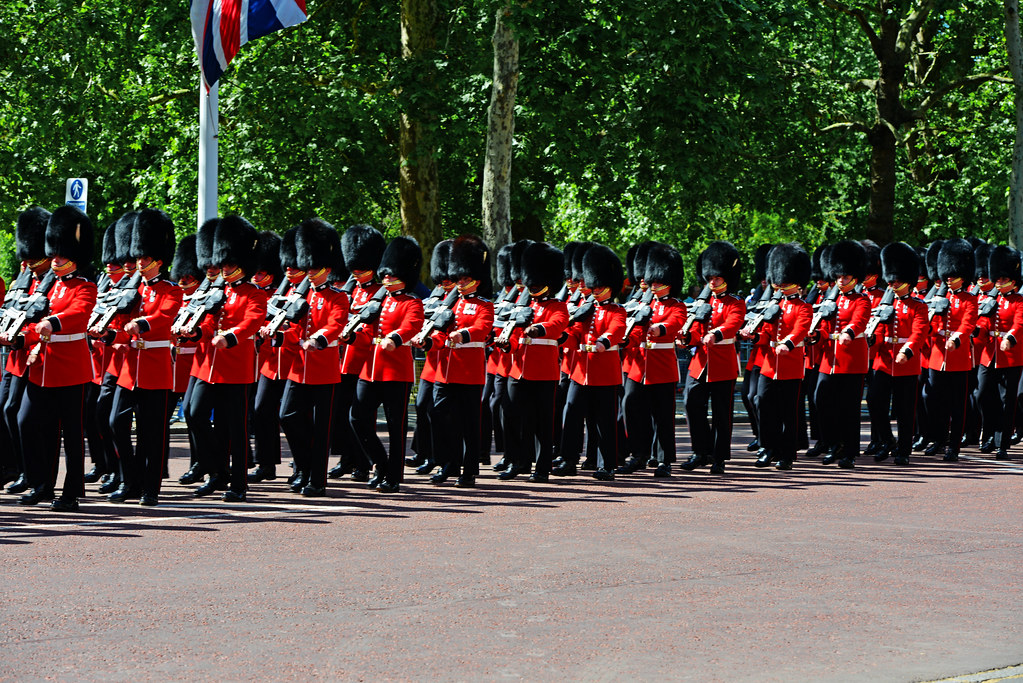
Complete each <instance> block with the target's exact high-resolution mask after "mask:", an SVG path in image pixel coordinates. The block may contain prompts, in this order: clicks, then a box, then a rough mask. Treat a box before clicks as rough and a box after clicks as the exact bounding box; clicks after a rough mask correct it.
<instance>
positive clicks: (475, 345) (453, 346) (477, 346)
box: [447, 341, 486, 349]
mask: <svg viewBox="0 0 1023 683" xmlns="http://www.w3.org/2000/svg"><path fill="white" fill-rule="evenodd" d="M447 346H448V348H451V349H482V348H483V347H485V346H486V344H484V343H483V342H465V343H464V344H461V343H459V342H452V341H448V343H447Z"/></svg>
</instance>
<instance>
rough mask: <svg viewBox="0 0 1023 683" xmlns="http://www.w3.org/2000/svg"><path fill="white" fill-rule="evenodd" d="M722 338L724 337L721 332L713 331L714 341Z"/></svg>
mask: <svg viewBox="0 0 1023 683" xmlns="http://www.w3.org/2000/svg"><path fill="white" fill-rule="evenodd" d="M724 338H725V335H724V333H723V332H722V331H721V330H714V341H716V342H719V341H721V340H722V339H724Z"/></svg>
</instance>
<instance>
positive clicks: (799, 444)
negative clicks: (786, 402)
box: [796, 378, 810, 451]
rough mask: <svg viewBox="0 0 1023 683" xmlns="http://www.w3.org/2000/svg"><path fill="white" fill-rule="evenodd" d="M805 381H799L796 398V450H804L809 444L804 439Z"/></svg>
mask: <svg viewBox="0 0 1023 683" xmlns="http://www.w3.org/2000/svg"><path fill="white" fill-rule="evenodd" d="M805 406H806V380H805V378H804V379H801V380H799V396H797V397H796V450H797V451H800V450H804V449H806V448H807V447H809V445H810V442H809V441H808V440H807V437H806V408H805Z"/></svg>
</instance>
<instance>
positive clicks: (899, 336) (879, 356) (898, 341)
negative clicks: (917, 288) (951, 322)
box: [873, 296, 930, 377]
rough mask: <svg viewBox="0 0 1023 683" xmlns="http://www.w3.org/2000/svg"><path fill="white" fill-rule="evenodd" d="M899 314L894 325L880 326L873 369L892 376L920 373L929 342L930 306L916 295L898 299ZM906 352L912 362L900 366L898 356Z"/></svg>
mask: <svg viewBox="0 0 1023 683" xmlns="http://www.w3.org/2000/svg"><path fill="white" fill-rule="evenodd" d="M892 307H893V308H894V309H895V315H894V317H893V318H892V321H891V322H890V323H885V324H884V325H878V327H877V330H876V331H875V333H874V336H875V341H874V348H875V349H876V353H875V355H874V362H873V368H874V370H877V371H879V372H884V373H887V374H888V375H890V376H892V377H908V376H910V375H919V374H920V367H921V366H920V362H921V360H922V359H923V352H924V345H925V344H926V342H927V333H928V330H929V329H930V328H929V327H928V325H927V304H925V303H924V302H923V301H921V300H920V299H918V298H917V297H913V296H904V297H902V298H898V299H896V300H895V302H894V303H893V304H892ZM900 352H902V353H905V354H906V356H907V357H908V358H909V361H908V362H906V363H903V364H902V365H899V364H898V363H896V362H895V357H896V356H898V355H899V353H900Z"/></svg>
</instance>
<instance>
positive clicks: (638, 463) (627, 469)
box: [615, 458, 656, 474]
mask: <svg viewBox="0 0 1023 683" xmlns="http://www.w3.org/2000/svg"><path fill="white" fill-rule="evenodd" d="M644 466H645V463H644V462H643V461H642V460H638V459H636V458H629V459H628V460H626V461H625V464H623V465H620V466H619V467H617V468H616V469H615V474H632V473H633V472H638V471H639V470H641V469H643V467H644ZM654 467H656V465H654Z"/></svg>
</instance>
